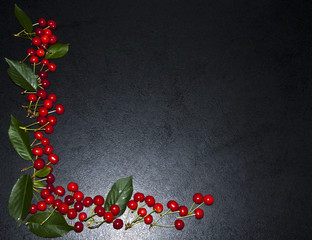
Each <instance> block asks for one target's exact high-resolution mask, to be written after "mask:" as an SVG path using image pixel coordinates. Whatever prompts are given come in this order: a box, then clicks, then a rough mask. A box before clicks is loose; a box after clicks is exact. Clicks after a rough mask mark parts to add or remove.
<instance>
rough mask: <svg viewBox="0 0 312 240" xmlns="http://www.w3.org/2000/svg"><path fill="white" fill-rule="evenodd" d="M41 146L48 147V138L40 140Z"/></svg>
mask: <svg viewBox="0 0 312 240" xmlns="http://www.w3.org/2000/svg"><path fill="white" fill-rule="evenodd" d="M41 144H42V146H47V145H49V144H50V140H49V138H46V137H44V138H42V139H41Z"/></svg>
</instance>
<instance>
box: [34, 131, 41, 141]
mask: <svg viewBox="0 0 312 240" xmlns="http://www.w3.org/2000/svg"><path fill="white" fill-rule="evenodd" d="M34 137H35V138H37V139H38V140H41V139H42V138H43V133H42V132H40V131H36V132H35V133H34Z"/></svg>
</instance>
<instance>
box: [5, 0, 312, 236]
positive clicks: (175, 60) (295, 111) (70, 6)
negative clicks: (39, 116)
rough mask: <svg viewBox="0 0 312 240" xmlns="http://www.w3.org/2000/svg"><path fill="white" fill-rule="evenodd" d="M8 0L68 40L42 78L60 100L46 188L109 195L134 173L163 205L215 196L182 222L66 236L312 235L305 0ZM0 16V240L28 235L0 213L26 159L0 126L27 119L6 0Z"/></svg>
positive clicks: (18, 47) (20, 45) (308, 13)
mask: <svg viewBox="0 0 312 240" xmlns="http://www.w3.org/2000/svg"><path fill="white" fill-rule="evenodd" d="M17 3H18V4H19V6H20V7H21V8H22V9H23V10H24V11H25V12H26V13H27V14H28V15H29V16H31V19H32V21H33V22H36V21H37V18H38V17H44V18H47V19H51V18H53V19H54V20H55V21H56V23H57V24H58V28H57V30H56V32H55V33H56V35H57V37H58V39H59V42H62V43H70V44H71V45H70V51H69V53H68V54H67V55H66V56H65V57H64V58H62V59H58V60H55V61H54V62H55V63H56V65H57V70H56V72H55V73H53V74H52V73H51V74H49V77H48V78H49V80H50V81H51V87H50V88H49V89H48V90H49V93H51V92H53V93H55V94H56V95H57V96H58V103H62V104H63V105H64V106H65V109H66V112H65V114H64V115H63V116H60V117H58V120H59V122H58V125H57V126H56V127H55V131H54V134H52V136H51V143H52V145H53V147H54V149H55V152H56V153H57V154H58V155H59V156H60V162H59V164H58V165H57V166H55V172H54V173H55V176H56V182H55V185H63V186H66V185H67V183H68V182H70V181H75V182H78V183H79V185H80V189H81V190H82V191H83V192H84V193H85V195H90V196H94V195H96V194H103V195H106V194H107V192H108V190H109V188H110V187H111V185H112V184H113V182H114V181H116V180H117V179H119V178H121V177H127V176H130V175H133V176H134V182H133V183H134V191H135V192H136V191H140V192H143V193H145V194H146V195H149V194H150V195H153V196H154V197H155V198H156V201H159V202H162V203H164V204H166V202H167V201H168V200H170V199H175V200H176V201H178V202H179V203H180V204H183V205H187V206H190V205H191V203H192V196H193V194H194V193H196V192H201V193H203V194H212V195H213V196H214V197H215V203H214V204H213V205H212V206H210V207H208V206H205V207H203V209H204V211H205V217H204V218H203V219H202V220H196V219H187V220H185V228H184V229H183V230H182V231H177V230H174V229H163V228H162V229H161V228H156V227H155V228H153V229H152V230H151V231H150V232H149V231H148V228H147V227H146V226H144V224H140V225H141V226H140V225H138V226H136V227H134V228H133V229H130V230H128V231H123V230H122V231H116V230H114V229H113V228H112V226H108V225H104V226H102V227H101V228H100V229H97V230H88V229H86V230H85V231H84V232H83V233H81V234H76V233H74V232H72V233H70V234H68V235H67V236H65V237H64V238H63V239H309V238H310V237H311V221H312V217H311V216H312V215H311V210H312V209H311V180H312V177H311V165H312V164H311V157H310V156H311V154H312V150H311V149H312V147H311V123H312V121H311V119H312V114H311V103H312V101H311V69H312V68H311V64H312V58H311V53H312V51H311V49H312V44H311V43H312V32H311V21H312V3H311V1H280V0H275V1H272V0H254V1H229V0H227V1H225V0H218V1H210V0H206V1H195V0H189V1H160V0H157V1H115V0H114V1H58V0H55V1H27V3H26V2H25V1H20V2H17ZM0 19H1V39H0V41H1V48H0V49H1V54H0V55H1V58H2V60H1V63H0V64H1V68H0V71H1V89H0V91H1V99H2V102H1V134H0V136H1V176H0V181H1V198H0V201H1V202H0V203H1V212H0V213H1V217H0V224H1V225H0V238H1V239H37V238H36V237H35V236H34V235H33V234H31V233H29V232H28V230H27V228H26V227H25V226H22V227H20V228H17V225H16V223H15V222H14V220H12V219H11V218H10V217H9V215H8V210H7V204H8V199H9V195H10V191H11V189H12V187H13V185H14V183H15V181H16V180H17V178H18V177H19V176H20V175H21V173H20V171H19V170H20V169H22V168H23V167H26V166H28V165H29V162H25V161H23V160H22V159H21V158H19V157H18V155H17V154H16V153H15V151H14V149H13V148H12V147H11V145H10V143H9V140H8V137H7V130H8V127H9V123H10V114H13V115H14V116H15V117H17V118H18V119H20V120H22V121H24V122H25V123H27V121H26V120H25V112H24V111H23V110H22V109H21V108H20V105H21V104H25V97H24V96H22V95H20V94H19V92H20V89H19V88H18V87H17V86H15V85H14V84H13V83H12V82H11V80H10V79H9V77H8V75H7V73H6V71H7V64H6V63H5V61H4V57H8V58H10V59H15V60H18V59H22V58H24V56H25V51H26V49H27V48H28V47H29V42H28V41H26V40H23V39H17V38H13V37H12V34H13V33H16V32H18V31H20V30H21V28H20V26H19V24H18V22H17V20H16V19H15V16H14V1H2V2H1V9H0ZM162 223H164V224H172V223H173V219H172V218H168V219H167V220H164V221H163V222H162Z"/></svg>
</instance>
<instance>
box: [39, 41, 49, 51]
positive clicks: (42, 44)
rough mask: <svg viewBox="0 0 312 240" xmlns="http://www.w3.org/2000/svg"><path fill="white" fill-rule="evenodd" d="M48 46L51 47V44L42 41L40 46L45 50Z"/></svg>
mask: <svg viewBox="0 0 312 240" xmlns="http://www.w3.org/2000/svg"><path fill="white" fill-rule="evenodd" d="M48 47H49V44H48V43H41V44H40V45H39V48H42V49H45V50H48Z"/></svg>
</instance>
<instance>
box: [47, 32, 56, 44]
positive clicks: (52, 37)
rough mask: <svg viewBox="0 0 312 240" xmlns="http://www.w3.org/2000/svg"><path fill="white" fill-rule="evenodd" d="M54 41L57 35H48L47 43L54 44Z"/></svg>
mask: <svg viewBox="0 0 312 240" xmlns="http://www.w3.org/2000/svg"><path fill="white" fill-rule="evenodd" d="M56 42H57V37H56V36H55V35H53V34H52V35H51V36H50V42H49V43H50V44H55V43H56Z"/></svg>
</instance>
